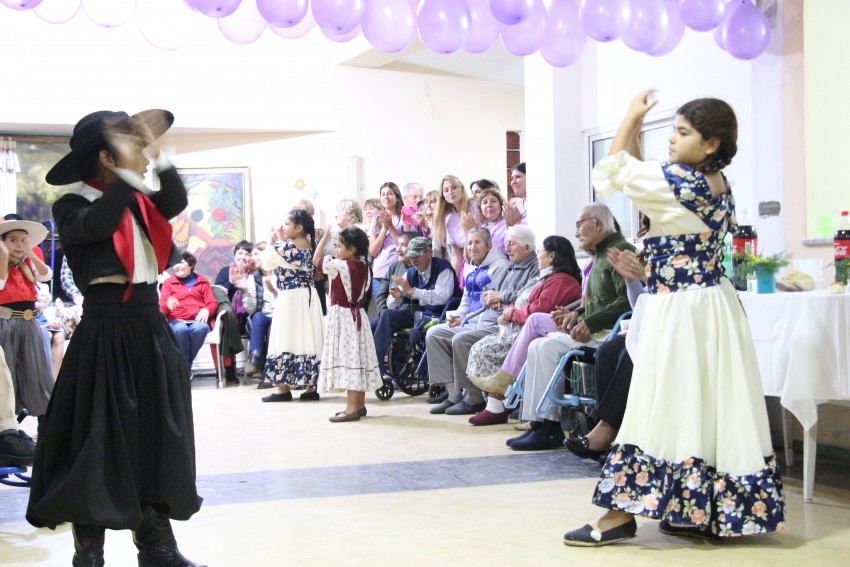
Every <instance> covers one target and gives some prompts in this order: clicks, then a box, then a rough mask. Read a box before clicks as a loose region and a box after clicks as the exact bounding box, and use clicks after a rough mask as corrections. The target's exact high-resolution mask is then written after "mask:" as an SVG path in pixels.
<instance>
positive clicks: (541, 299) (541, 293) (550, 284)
mask: <svg viewBox="0 0 850 567" xmlns="http://www.w3.org/2000/svg"><path fill="white" fill-rule="evenodd" d="M577 299H581V284H580V283H578V282H577V281H576V280H575V278H573V277H572V276H569V275H567V274H564V273H560V272H559V273H555V274H552V275H551V276H549V277H547V278H545V279H544V280H543V281H542V282H540V283H538V284H537V285H536V286H534V289H533V290H531V295H530V296H529V298H528V303H527V304H526V306H525V307H521V308H519V309H517V310H516V311H514V312H513V315H511V321H513V322H514V323H519V324H520V325H524V324H525V322H526V321H527V320H528V317H529V315H531V314H532V313H551V312H552V311H554V310H555V308H556V307H561V306H563V305H568V304H570V303H572V302H573V301H576V300H577Z"/></svg>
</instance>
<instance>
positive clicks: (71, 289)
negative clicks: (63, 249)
mask: <svg viewBox="0 0 850 567" xmlns="http://www.w3.org/2000/svg"><path fill="white" fill-rule="evenodd" d="M59 281H60V282H61V283H62V291H64V292H65V295H67V296H68V297H70V298H71V299H72V300H73V299H74V298H75V297H77V296H78V295H82V293H80V290H79V289H78V288H77V286H76V284H75V283H74V274H73V273H72V272H71V268H70V267H69V266H68V258H62V268H61V270H60V271H59Z"/></svg>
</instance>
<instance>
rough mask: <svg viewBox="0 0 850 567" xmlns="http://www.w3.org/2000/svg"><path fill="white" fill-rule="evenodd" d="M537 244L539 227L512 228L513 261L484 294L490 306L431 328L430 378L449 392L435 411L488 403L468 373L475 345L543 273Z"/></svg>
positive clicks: (474, 408) (466, 411) (466, 410)
mask: <svg viewBox="0 0 850 567" xmlns="http://www.w3.org/2000/svg"><path fill="white" fill-rule="evenodd" d="M485 230H486V229H485ZM534 246H535V239H534V233H533V232H532V231H531V229H530V228H528V227H527V226H525V225H516V226H512V227H511V228H510V229H508V232H507V238H506V240H505V247H506V248H507V250H508V259H509V260H510V264H509V265H508V266H507V269H506V270H505V272H504V274H500V275H499V276H498V277H495V278H494V279H493V285H492V289H488V290H487V291H485V292H484V293H483V294H482V295H481V304H482V306H484V307H486V309H484V311H483V312H482V313H481V314H480V315H478V316H477V317H475V318H470V319H469V320H468V321H467V323H466V324H464V325H461V321H460V319H459V318H458V317H454V318H449V322H448V323H446V324H443V325H437V326H435V327H432V328H431V329H429V330H428V335H427V337H426V339H425V344H426V350H427V352H428V381H429V382H430V383H431V385H438V384H445V385H446V389H447V391H448V393H449V395H448V398H447V399H446V400H444V401H443V402H441V403H439V404H437V405H435V406H434V407H432V408H431V410H430V412H431V413H435V414H442V413H444V414H446V415H472V414H475V413H478V412H480V411H482V410H484V408H485V407H486V404H485V403H484V396H483V394H482V392H481V390H479V389H478V388H477V387H475V385H474V384H473V383H472V382H471V381H470V380H469V377H468V376H467V375H466V364H467V362H468V361H469V351H470V349H471V348H472V345H474V344H475V343H476V342H478V341H479V340H481V339H483V338H484V337H486V336H487V335H491V334H493V333H497V332H499V325H498V319H499V316H500V315H501V314H502V306H503V305H507V304H510V303H513V302H514V301H515V300H516V298H517V295H519V291H520V290H521V289H522V288H523V287H525V284H526V283H528V282H529V280H531V279H532V278H534V277H536V276H537V275H538V274H539V273H540V270H539V268H538V267H537V255H536V254H535V249H534Z"/></svg>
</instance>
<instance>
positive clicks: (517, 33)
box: [499, 0, 547, 56]
mask: <svg viewBox="0 0 850 567" xmlns="http://www.w3.org/2000/svg"><path fill="white" fill-rule="evenodd" d="M533 1H534V5H533V6H532V9H531V15H529V16H528V18H526V20H525V21H524V22H522V23H521V24H515V25H512V26H508V25H505V24H500V26H499V29H500V31H501V34H502V45H504V46H505V49H507V50H508V51H510V52H511V53H513V54H514V55H520V56H522V55H531V54H532V53H534V52H535V51H537V50H538V49H540V46H541V45H543V38H544V33H545V32H546V20H547V13H546V6H544V5H543V2H542V1H541V0H533Z"/></svg>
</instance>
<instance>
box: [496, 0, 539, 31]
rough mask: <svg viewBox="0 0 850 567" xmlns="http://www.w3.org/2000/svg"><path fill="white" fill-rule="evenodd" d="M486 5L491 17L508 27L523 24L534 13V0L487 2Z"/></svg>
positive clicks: (497, 0)
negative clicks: (488, 7)
mask: <svg viewBox="0 0 850 567" xmlns="http://www.w3.org/2000/svg"><path fill="white" fill-rule="evenodd" d="M487 3H488V5H489V6H490V13H491V14H493V17H494V18H496V19H497V20H499V22H501V23H503V24H505V25H508V26H512V25H514V24H519V23H522V22H524V21H525V20H527V19H528V17H529V16H531V12H533V11H534V0H488V2H487Z"/></svg>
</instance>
